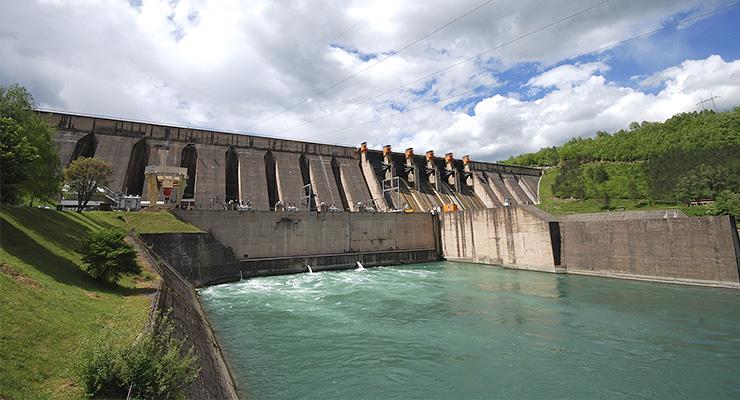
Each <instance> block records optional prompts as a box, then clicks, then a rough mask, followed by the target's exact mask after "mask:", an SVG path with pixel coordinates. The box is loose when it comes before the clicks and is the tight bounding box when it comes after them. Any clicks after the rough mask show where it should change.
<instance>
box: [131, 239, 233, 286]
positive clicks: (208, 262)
mask: <svg viewBox="0 0 740 400" xmlns="http://www.w3.org/2000/svg"><path fill="white" fill-rule="evenodd" d="M139 236H140V237H141V239H142V240H143V241H144V243H146V244H147V246H148V247H149V248H150V249H151V250H153V251H154V252H155V253H156V254H157V255H158V256H159V257H161V258H162V259H164V260H165V261H166V262H167V263H168V264H169V265H171V266H173V267H174V268H175V269H176V270H177V272H178V273H179V274H180V275H181V276H182V277H183V278H185V279H187V280H188V282H190V283H192V284H193V285H195V286H196V287H200V286H204V285H207V284H210V283H213V282H223V281H229V280H232V281H233V280H237V279H239V269H240V263H239V260H237V259H236V258H235V257H234V254H233V253H232V252H231V251H230V250H229V249H227V248H226V247H224V246H223V245H222V244H221V243H220V242H219V241H218V240H216V239H215V238H214V237H213V236H212V235H211V234H210V233H205V232H201V233H150V234H141V235H139Z"/></svg>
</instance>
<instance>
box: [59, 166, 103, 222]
mask: <svg viewBox="0 0 740 400" xmlns="http://www.w3.org/2000/svg"><path fill="white" fill-rule="evenodd" d="M112 171H113V166H112V165H111V164H110V163H109V162H106V161H103V160H98V159H96V158H86V157H80V158H78V159H76V160H74V161H72V163H71V164H69V166H68V167H67V168H66V169H65V170H64V180H65V182H66V183H67V185H69V188H70V189H72V190H73V191H74V192H76V193H77V212H82V210H84V209H85V207H87V203H89V202H90V199H92V196H93V194H95V192H96V191H97V189H98V187H100V186H105V185H107V184H108V176H109V175H110V174H111V172H112Z"/></svg>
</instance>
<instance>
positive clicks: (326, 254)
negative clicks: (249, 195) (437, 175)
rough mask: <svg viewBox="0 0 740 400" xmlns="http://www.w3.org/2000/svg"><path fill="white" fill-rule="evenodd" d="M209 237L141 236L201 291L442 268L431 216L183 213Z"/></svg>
mask: <svg viewBox="0 0 740 400" xmlns="http://www.w3.org/2000/svg"><path fill="white" fill-rule="evenodd" d="M176 215H177V216H178V217H179V218H181V219H183V220H185V221H186V222H188V223H191V224H193V225H195V226H197V227H198V228H200V229H202V230H204V231H205V232H206V233H188V234H150V235H142V238H143V239H144V241H145V242H146V243H147V244H148V245H149V246H150V247H151V248H152V249H153V250H154V251H155V252H157V254H160V255H161V257H163V258H164V259H166V260H167V261H168V262H169V263H170V264H171V265H173V266H174V267H175V268H176V269H177V270H178V271H179V272H180V273H181V274H182V275H183V276H185V277H186V278H187V279H188V280H189V281H190V282H192V283H193V284H195V285H196V286H205V285H211V284H216V283H222V282H229V281H235V280H238V279H239V278H240V277H252V276H266V275H278V274H289V273H299V272H305V271H307V270H308V268H307V265H310V266H311V268H312V269H313V270H314V271H321V270H334V269H348V268H355V267H356V266H357V262H360V263H362V264H363V266H366V267H373V266H377V265H394V264H407V263H418V262H428V261H436V260H438V259H439V254H440V251H439V240H438V238H437V236H436V234H435V232H436V229H437V228H436V221H435V218H433V217H432V216H431V215H430V214H426V213H413V214H404V213H345V212H339V213H316V212H268V211H247V212H238V211H229V212H227V211H215V210H214V211H210V210H191V211H182V210H178V211H176Z"/></svg>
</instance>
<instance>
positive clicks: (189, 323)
mask: <svg viewBox="0 0 740 400" xmlns="http://www.w3.org/2000/svg"><path fill="white" fill-rule="evenodd" d="M194 235H197V234H194ZM134 239H135V242H136V247H137V248H138V250H139V251H140V252H142V253H144V254H145V255H146V256H147V258H148V259H149V261H150V262H151V263H152V264H153V265H155V266H156V268H157V270H158V272H159V274H160V276H161V283H160V287H159V290H158V293H157V298H156V301H155V304H154V305H153V311H158V312H160V313H167V315H169V317H170V318H171V320H172V321H173V322H174V323H175V326H176V327H177V329H176V330H175V331H174V334H175V335H177V337H178V338H179V339H182V340H185V342H186V343H187V345H189V346H191V347H192V348H193V351H194V353H195V356H196V362H195V366H196V367H197V368H199V370H200V373H199V374H198V378H197V379H196V380H195V382H193V383H192V384H191V385H190V386H189V387H188V388H187V390H186V397H187V398H188V399H237V398H238V397H239V396H238V393H237V389H236V385H235V383H234V379H233V377H232V374H231V372H230V371H229V368H228V365H227V364H226V361H225V359H224V356H223V354H222V352H221V348H220V346H219V344H218V340H217V339H216V336H215V334H214V332H213V329H212V328H211V325H210V323H209V321H208V318H207V317H206V315H205V312H204V311H203V307H202V305H201V303H200V300H199V298H198V295H197V293H196V292H195V289H194V287H193V286H192V285H191V284H190V283H189V282H188V281H187V280H185V279H184V278H183V277H182V276H180V274H178V273H177V271H175V270H174V269H173V268H172V267H171V266H170V265H169V264H168V263H167V262H166V261H165V260H162V259H158V257H157V255H156V254H154V253H153V252H152V251H151V250H150V249H148V248H147V246H146V245H145V244H144V243H143V242H142V241H141V240H140V239H138V238H136V237H135V236H134ZM153 315H154V314H152V316H150V319H152V318H154V317H153Z"/></svg>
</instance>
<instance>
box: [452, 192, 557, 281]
mask: <svg viewBox="0 0 740 400" xmlns="http://www.w3.org/2000/svg"><path fill="white" fill-rule="evenodd" d="M537 211H539V210H537V209H535V208H534V207H530V206H517V207H499V208H491V209H486V210H478V211H465V212H457V213H445V214H442V215H441V216H440V219H441V237H442V249H443V254H444V256H445V258H446V259H448V260H456V261H468V262H476V263H483V264H495V265H502V266H506V267H512V268H519V269H533V270H538V271H548V272H559V271H560V260H559V251H560V248H559V243H558V241H557V240H553V236H554V235H555V236H556V237H557V235H558V231H557V229H558V227H557V222H555V220H554V219H553V218H551V217H549V216H547V215H546V214H544V213H542V212H541V211H539V212H537Z"/></svg>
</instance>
